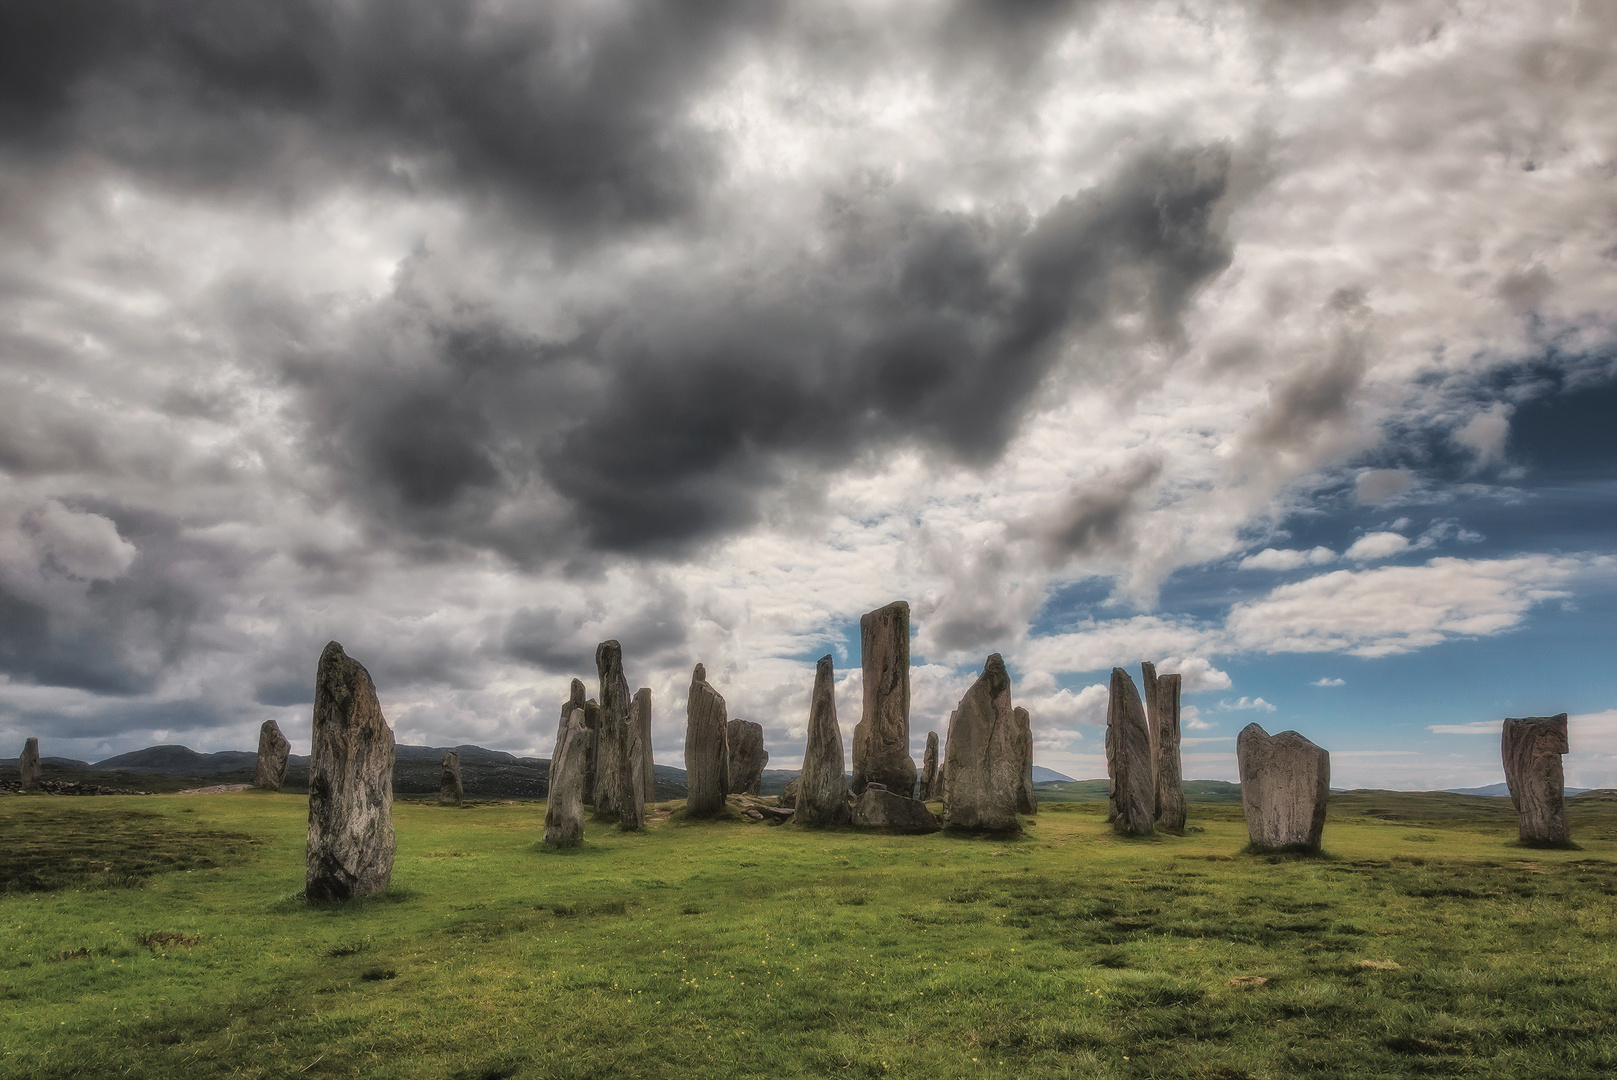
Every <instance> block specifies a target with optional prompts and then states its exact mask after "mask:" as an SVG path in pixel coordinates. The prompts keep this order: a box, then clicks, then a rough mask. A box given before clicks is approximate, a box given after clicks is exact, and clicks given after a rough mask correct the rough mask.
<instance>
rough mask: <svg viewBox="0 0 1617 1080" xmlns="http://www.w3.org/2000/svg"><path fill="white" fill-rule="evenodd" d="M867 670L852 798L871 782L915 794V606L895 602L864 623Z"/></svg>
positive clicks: (862, 646) (856, 728)
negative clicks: (912, 750)
mask: <svg viewBox="0 0 1617 1080" xmlns="http://www.w3.org/2000/svg"><path fill="white" fill-rule="evenodd" d="M859 654H860V662H861V663H862V664H863V665H864V688H865V701H864V713H863V714H862V715H861V716H860V718H859V723H858V724H856V725H855V726H854V729H853V793H854V794H855V795H858V794H859V793H860V792H862V791H864V790H865V785H866V784H869V783H876V784H884V785H886V787H887V790H889V791H894V792H899V793H901V794H903V795H906V796H908V795H911V794H914V792H915V776H916V772H917V770H916V768H915V759H914V758H912V757H910V606H909V604H907V603H905V602H904V601H903V600H895V601H894V602H893V603H891V604H888V605H887V606H886V607H884V608H877V609H876V610H875V611H872V612H870V613H869V614H867V615H864V616H862V617H861V618H860V620H859Z"/></svg>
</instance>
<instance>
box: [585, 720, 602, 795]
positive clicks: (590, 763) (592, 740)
mask: <svg viewBox="0 0 1617 1080" xmlns="http://www.w3.org/2000/svg"><path fill="white" fill-rule="evenodd" d="M584 730H585V731H587V732H589V737H588V738H586V739H585V741H584V805H586V806H594V805H595V774H596V772H597V770H598V768H599V763H600V758H601V706H600V705H598V704H596V701H595V699H594V698H588V699H586V700H585V702H584Z"/></svg>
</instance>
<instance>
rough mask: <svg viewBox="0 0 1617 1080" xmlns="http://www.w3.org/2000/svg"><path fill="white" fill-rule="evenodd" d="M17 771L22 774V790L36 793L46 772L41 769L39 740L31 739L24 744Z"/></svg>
mask: <svg viewBox="0 0 1617 1080" xmlns="http://www.w3.org/2000/svg"><path fill="white" fill-rule="evenodd" d="M17 771H18V772H19V773H21V774H22V789H23V790H24V791H34V790H36V789H37V788H38V787H39V782H40V781H41V780H42V779H44V772H43V771H42V770H41V769H40V767H39V740H38V739H36V738H33V737H32V736H30V737H29V739H28V741H27V742H25V743H23V744H22V753H20V754H18V755H17Z"/></svg>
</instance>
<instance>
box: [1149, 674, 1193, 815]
mask: <svg viewBox="0 0 1617 1080" xmlns="http://www.w3.org/2000/svg"><path fill="white" fill-rule="evenodd" d="M1155 682H1156V687H1157V688H1156V693H1155V697H1156V703H1157V707H1156V712H1155V713H1154V714H1153V715H1152V724H1153V725H1154V726H1155V728H1156V733H1157V738H1156V758H1157V784H1156V787H1157V823H1158V824H1159V825H1161V826H1162V827H1163V828H1164V829H1167V830H1168V831H1169V832H1173V833H1182V832H1184V831H1185V784H1184V776H1183V774H1182V773H1181V771H1180V768H1181V766H1180V760H1179V684H1180V678H1179V676H1178V675H1158V676H1157V677H1156V680H1155Z"/></svg>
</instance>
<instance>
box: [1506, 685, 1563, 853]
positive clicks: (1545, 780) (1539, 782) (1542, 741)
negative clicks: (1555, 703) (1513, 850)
mask: <svg viewBox="0 0 1617 1080" xmlns="http://www.w3.org/2000/svg"><path fill="white" fill-rule="evenodd" d="M1568 749H1569V747H1568V744H1567V735H1566V713H1558V714H1557V715H1555V716H1529V717H1526V718H1525V719H1510V720H1506V721H1505V726H1504V731H1503V733H1502V735H1501V740H1500V750H1501V753H1502V754H1503V756H1504V761H1505V783H1506V784H1507V785H1508V786H1509V788H1510V801H1511V802H1512V803H1513V804H1515V807H1516V814H1517V819H1516V821H1517V835H1518V836H1519V837H1520V838H1521V841H1522V843H1524V844H1565V843H1566V842H1568V841H1569V840H1571V839H1572V829H1571V826H1570V825H1568V824H1567V819H1566V785H1565V778H1564V776H1563V773H1562V769H1561V755H1562V754H1565V753H1566V752H1567V750H1568Z"/></svg>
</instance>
